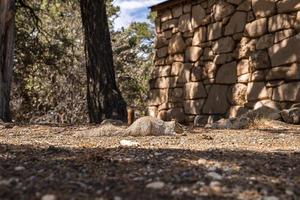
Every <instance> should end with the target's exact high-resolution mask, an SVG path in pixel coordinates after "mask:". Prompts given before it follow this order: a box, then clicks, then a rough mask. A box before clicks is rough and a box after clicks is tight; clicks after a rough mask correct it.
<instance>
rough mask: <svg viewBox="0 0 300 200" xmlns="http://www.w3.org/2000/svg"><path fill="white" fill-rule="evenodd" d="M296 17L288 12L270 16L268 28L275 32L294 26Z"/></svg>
mask: <svg viewBox="0 0 300 200" xmlns="http://www.w3.org/2000/svg"><path fill="white" fill-rule="evenodd" d="M295 20H296V17H295V16H293V15H288V14H278V15H275V16H272V17H270V18H269V21H268V28H269V32H275V31H279V30H282V29H289V28H292V27H293V25H294V23H295Z"/></svg>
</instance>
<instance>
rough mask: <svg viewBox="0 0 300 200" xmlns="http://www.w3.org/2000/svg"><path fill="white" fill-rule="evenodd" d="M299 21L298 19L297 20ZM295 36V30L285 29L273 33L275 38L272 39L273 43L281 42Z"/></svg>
mask: <svg viewBox="0 0 300 200" xmlns="http://www.w3.org/2000/svg"><path fill="white" fill-rule="evenodd" d="M299 21H300V19H299ZM293 35H295V30H294V29H286V30H283V31H279V32H276V33H275V38H274V43H278V42H281V41H282V40H284V39H287V38H289V37H292V36H293Z"/></svg>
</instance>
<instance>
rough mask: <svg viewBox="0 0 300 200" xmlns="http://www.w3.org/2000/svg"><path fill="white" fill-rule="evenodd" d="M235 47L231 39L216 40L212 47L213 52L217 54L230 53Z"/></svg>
mask: <svg viewBox="0 0 300 200" xmlns="http://www.w3.org/2000/svg"><path fill="white" fill-rule="evenodd" d="M234 47H235V42H234V40H233V39H232V38H231V37H225V38H221V39H219V40H217V41H216V42H215V43H214V45H213V48H212V49H213V51H214V52H215V53H217V54H221V53H228V52H231V51H232V50H233V49H234Z"/></svg>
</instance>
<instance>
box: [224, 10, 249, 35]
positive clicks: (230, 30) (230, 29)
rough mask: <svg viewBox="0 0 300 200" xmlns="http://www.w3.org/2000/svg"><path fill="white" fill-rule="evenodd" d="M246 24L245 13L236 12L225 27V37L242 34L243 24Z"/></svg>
mask: <svg viewBox="0 0 300 200" xmlns="http://www.w3.org/2000/svg"><path fill="white" fill-rule="evenodd" d="M246 22H247V13H245V12H236V13H234V14H233V16H232V17H231V18H230V21H229V23H228V24H227V26H226V27H225V35H232V34H235V33H240V32H243V31H244V29H245V24H246Z"/></svg>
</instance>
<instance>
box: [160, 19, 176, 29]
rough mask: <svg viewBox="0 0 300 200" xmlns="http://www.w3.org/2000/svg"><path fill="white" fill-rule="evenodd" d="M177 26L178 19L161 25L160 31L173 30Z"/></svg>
mask: <svg viewBox="0 0 300 200" xmlns="http://www.w3.org/2000/svg"><path fill="white" fill-rule="evenodd" d="M177 26H178V19H171V20H168V21H166V22H163V23H162V24H161V29H162V31H166V30H169V29H173V28H175V27H177Z"/></svg>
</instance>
